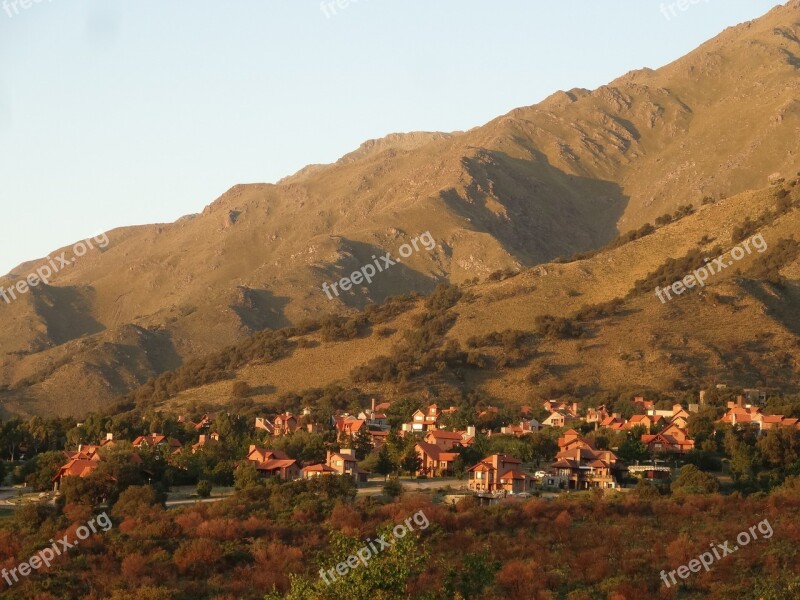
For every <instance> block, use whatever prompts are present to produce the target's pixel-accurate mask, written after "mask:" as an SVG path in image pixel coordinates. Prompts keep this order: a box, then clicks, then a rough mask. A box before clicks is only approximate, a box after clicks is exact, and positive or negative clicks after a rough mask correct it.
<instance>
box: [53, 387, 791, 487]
mask: <svg viewBox="0 0 800 600" xmlns="http://www.w3.org/2000/svg"><path fill="white" fill-rule="evenodd" d="M764 400H765V395H764V394H763V393H762V392H759V391H758V390H747V391H745V393H743V394H741V395H738V396H737V397H736V399H735V400H732V401H728V402H727V407H726V411H725V413H724V415H723V416H722V417H721V418H719V419H717V420H716V421H715V422H714V423H713V426H714V430H715V431H722V430H724V429H726V428H727V429H737V430H742V429H746V430H747V431H749V432H750V433H751V434H753V435H755V436H756V437H760V436H763V435H765V434H767V433H768V432H769V431H770V430H773V429H778V428H790V429H794V430H798V429H800V420H798V419H795V418H786V417H784V416H782V415H774V414H766V413H764V412H763V411H762V408H761V406H760V405H761V404H762V403H763V402H764ZM632 403H633V405H634V407H635V408H636V414H633V415H631V416H630V417H629V418H625V417H623V416H622V415H621V414H620V413H615V412H609V410H608V409H607V407H606V406H604V405H601V406H597V407H589V408H587V409H585V410H581V409H580V408H579V406H578V404H577V403H565V402H561V401H554V400H550V401H546V402H544V403H543V404H542V406H541V409H538V410H535V409H533V408H531V407H528V406H523V407H522V408H521V409H520V414H519V418H518V420H517V421H516V422H514V423H511V424H508V425H502V426H499V427H496V428H494V429H492V428H481V427H479V426H478V425H469V426H467V427H466V428H464V429H461V430H459V429H453V428H448V427H446V423H447V422H448V416H449V415H452V414H453V413H454V412H455V411H456V408H455V407H448V408H445V409H442V408H440V407H439V406H437V404H435V403H434V404H430V405H428V406H426V407H424V408H420V409H418V410H416V411H415V412H413V413H412V414H409V415H408V421H407V422H405V423H402V424H400V426H399V427H396V428H392V426H391V425H390V424H389V419H388V418H387V414H386V412H387V411H388V410H389V409H390V407H391V403H388V402H383V403H378V402H376V400H375V399H373V400H372V401H371V405H370V407H369V408H365V409H364V410H362V411H360V412H359V413H358V414H356V415H353V414H349V413H347V412H342V413H338V414H335V415H333V416H332V417H331V419H330V422H316V421H315V420H314V419H313V418H312V414H313V411H312V410H311V409H310V408H305V409H303V410H302V411H300V412H299V414H297V415H295V414H292V413H291V412H284V413H282V414H278V415H275V416H273V417H271V418H269V417H256V418H255V419H254V420H253V421H252V422H251V423H250V424H249V425H248V427H249V428H250V429H251V433H252V434H254V436H255V437H254V438H253V437H251V438H249V439H258V440H261V441H262V442H261V443H251V444H248V445H247V448H246V451H243V452H242V453H241V454H240V455H239V456H238V457H236V458H237V459H238V460H234V461H233V462H232V463H230V465H231V466H232V468H233V471H234V473H233V479H234V480H236V481H237V485H239V483H238V482H239V481H240V480H247V479H251V480H252V479H257V480H275V481H279V482H289V481H295V480H301V479H306V480H308V479H313V478H318V477H326V476H346V477H348V478H352V480H353V483H354V484H355V485H356V487H358V488H359V492H360V493H363V492H366V491H368V490H370V489H372V490H378V489H380V486H382V485H385V484H386V482H387V481H395V482H399V483H400V484H401V485H403V486H405V487H408V486H414V485H416V486H417V487H418V488H419V486H420V485H422V486H425V484H427V487H434V486H437V485H441V486H444V485H445V484H446V485H447V486H448V487H449V488H452V489H453V490H460V491H461V493H463V494H468V495H475V496H479V497H484V498H487V497H488V498H501V497H514V496H516V497H520V498H524V497H529V496H531V495H540V493H551V494H558V493H569V492H576V491H582V490H604V491H606V492H609V491H612V490H616V491H624V490H625V489H626V488H632V487H634V486H635V485H636V483H637V482H638V481H639V480H643V479H644V480H649V481H652V482H654V483H661V484H664V483H667V484H668V483H669V482H670V481H671V480H672V479H673V478H674V477H675V476H676V474H677V473H678V471H679V470H680V468H681V467H682V466H683V465H685V464H686V463H687V462H693V461H692V457H693V456H695V455H696V454H698V452H697V449H696V442H695V440H694V439H693V438H692V437H691V436H690V434H689V430H690V419H692V415H693V414H694V415H696V414H698V412H699V411H700V409H701V407H702V405H703V394H702V393H701V394H700V399H699V403H697V404H688V405H687V406H683V405H681V404H677V403H676V404H673V406H672V407H671V408H656V403H655V402H654V401H652V400H647V399H645V397H643V396H637V397H634V398H633V399H632ZM661 404H662V405H663V402H662V403H661ZM537 408H538V407H537ZM497 411H498V409H497V408H495V407H488V408H487V409H486V410H484V411H481V412H480V414H478V415H476V420H475V422H476V423H479V422H486V417H487V415H488V416H491V413H492V412H497ZM534 412H537V413H538V414H540V415H543V414H547V417H546V418H543V419H542V420H541V422H539V421H538V420H537V419H536V418H534V417H533V416H532V415H533V413H534ZM221 418H222V419H223V420H230V419H231V416H230V415H227V414H225V415H224V417H222V416H221V415H213V414H204V415H203V416H202V417H201V418H200V419H198V420H197V422H194V421H191V420H189V419H187V418H186V417H183V416H181V417H178V418H177V421H178V423H180V424H181V425H182V426H184V427H185V428H186V430H188V431H190V432H194V433H195V437H194V440H193V443H186V444H184V443H182V442H181V441H179V440H178V439H177V438H176V437H170V436H168V435H165V434H162V433H159V432H154V433H150V434H148V435H140V436H137V437H136V438H135V439H132V440H123V439H120V438H118V437H115V436H114V435H113V434H112V433H107V434H106V436H105V438H104V439H102V440H97V441H96V443H92V444H79V445H78V447H77V448H75V449H74V450H68V451H65V452H64V464H63V465H61V466H60V468H58V470H57V472H56V473H55V475H54V476H53V477H52V486H53V487H52V489H53V490H54V491H55V492H59V490H60V489H61V488H62V485H63V484H64V483H65V482H66V481H68V480H69V479H70V478H88V477H90V476H91V475H92V474H93V473H94V472H95V471H96V470H97V469H98V468H99V467H100V466H101V465H102V464H103V461H104V454H105V453H106V452H104V450H106V451H107V450H109V449H110V448H113V447H114V446H115V445H120V444H127V443H130V445H131V446H132V449H133V450H132V452H131V453H130V454H129V460H130V462H131V463H132V464H133V465H134V466H135V467H136V468H138V469H143V470H144V471H145V473H144V476H145V477H146V478H147V480H148V481H152V480H153V478H154V477H156V475H155V474H154V473H152V472H150V471H148V469H147V466H146V463H147V462H148V460H145V459H144V458H143V457H145V456H149V457H150V461H149V462H152V455H153V453H156V455H157V457H158V459H160V460H162V461H163V462H165V463H166V464H170V465H172V466H173V467H175V468H177V469H178V470H181V469H183V470H187V467H186V464H187V460H193V459H194V460H197V459H199V457H203V456H205V455H208V459H209V460H211V461H212V462H213V456H214V455H213V451H214V450H215V449H216V448H218V447H220V446H222V445H224V442H225V439H224V434H222V433H220V431H218V430H217V428H216V426H217V424H218V421H219V420H220V419H221ZM334 436H335V443H332V444H325V445H324V446H321V445H319V444H315V451H314V452H308V451H306V450H304V449H303V448H302V446H298V445H297V444H294V445H293V444H292V441H294V440H306V441H307V440H309V439H315V440H316V441H317V442H318V441H319V440H320V439H322V438H323V437H326V439H333V438H334ZM526 444H527V445H526ZM532 447H535V450H534V451H531V450H530V449H531V448H532ZM292 448H295V451H294V452H293V451H292ZM297 448H300V449H299V450H298V449H297ZM322 448H324V460H313V459H309V458H308V457H309V455H310V454H313V455H316V456H317V457H319V458H322V451H323V450H322ZM490 449H494V450H495V451H491V450H490ZM484 452H485V453H484ZM401 476H403V477H401ZM198 478H199V479H203V478H202V477H198ZM197 486H198V492H197V494H198V495H199V496H200V497H207V496H208V495H210V489H208V490H207V492H206V493H204V488H210V484H208V482H205V481H198V482H197ZM398 493H401V492H398Z"/></svg>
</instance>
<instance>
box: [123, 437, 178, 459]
mask: <svg viewBox="0 0 800 600" xmlns="http://www.w3.org/2000/svg"><path fill="white" fill-rule="evenodd" d="M133 447H134V448H166V449H167V450H168V451H169V453H170V454H177V453H178V452H180V451H181V449H182V448H183V444H181V443H180V442H179V441H178V440H176V439H175V438H168V437H167V436H165V435H161V434H160V433H151V434H149V435H140V436H139V437H137V438H136V439H135V440H133Z"/></svg>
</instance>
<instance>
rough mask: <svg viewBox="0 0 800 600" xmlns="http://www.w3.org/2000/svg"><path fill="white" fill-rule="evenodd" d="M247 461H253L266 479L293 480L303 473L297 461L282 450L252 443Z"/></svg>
mask: <svg viewBox="0 0 800 600" xmlns="http://www.w3.org/2000/svg"><path fill="white" fill-rule="evenodd" d="M245 461H247V462H251V463H253V464H254V465H255V467H256V471H258V472H259V474H260V475H261V476H262V477H264V478H266V479H269V478H273V477H276V478H278V479H283V480H284V481H293V480H295V479H299V478H300V475H301V472H300V465H299V464H298V463H297V461H296V460H294V459H291V458H289V457H288V456H287V455H286V453H285V452H283V451H282V450H267V449H266V448H259V447H258V446H255V445H251V446H250V449H249V450H248V452H247V456H245Z"/></svg>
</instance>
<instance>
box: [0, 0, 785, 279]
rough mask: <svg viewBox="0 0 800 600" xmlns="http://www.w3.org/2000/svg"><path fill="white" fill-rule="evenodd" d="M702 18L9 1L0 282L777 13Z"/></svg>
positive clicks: (578, 10)
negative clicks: (90, 242) (123, 234)
mask: <svg viewBox="0 0 800 600" xmlns="http://www.w3.org/2000/svg"><path fill="white" fill-rule="evenodd" d="M23 2H24V7H23ZM686 2H687V3H686V4H685V5H683V4H682V6H684V8H685V10H680V9H679V8H678V7H677V5H675V6H674V8H673V10H672V11H670V9H669V5H670V4H674V3H673V2H663V3H662V2H661V1H660V0H549V1H546V0H358V1H356V0H338V3H337V1H336V0H334V1H333V2H331V1H330V0H326V2H324V3H320V2H319V0H234V1H230V0H229V1H228V2H225V3H223V2H219V1H217V2H211V1H208V0H169V1H165V0H126V1H122V0H0V223H2V225H3V226H2V230H0V232H1V233H0V239H1V240H2V241H0V273H7V272H9V271H10V270H11V269H12V268H13V267H15V266H17V265H19V264H20V263H22V262H24V261H26V260H31V259H35V258H38V257H42V256H45V255H47V254H48V253H49V252H51V251H52V250H54V249H56V248H59V247H62V246H66V245H70V244H73V243H75V242H76V241H78V240H81V239H84V238H87V237H89V236H93V235H96V234H98V233H100V232H104V231H108V230H110V229H113V228H115V227H120V226H127V225H137V224H144V223H156V222H171V221H174V220H175V219H177V218H179V217H180V216H182V215H185V214H189V213H196V212H200V211H201V210H202V209H203V207H204V206H206V205H208V204H210V203H211V202H213V201H214V200H215V199H216V198H217V197H219V196H220V195H221V194H223V193H224V192H225V191H226V190H227V189H229V188H230V187H232V186H233V185H236V184H237V183H254V182H275V181H277V180H278V179H280V178H282V177H284V176H286V175H289V174H291V173H293V172H295V171H297V170H299V169H300V168H302V167H303V166H304V165H307V164H311V163H329V162H333V161H335V160H336V159H337V158H339V157H340V156H342V155H343V154H346V153H347V152H349V151H351V150H353V149H355V148H357V147H358V146H359V145H360V144H361V143H362V142H363V141H365V140H368V139H373V138H378V137H382V136H384V135H386V134H389V133H392V132H405V131H458V130H466V129H469V128H471V127H475V126H478V125H482V124H484V123H486V122H487V121H489V120H491V119H493V118H494V117H497V116H499V115H501V114H505V113H507V112H508V111H510V110H512V109H513V108H516V107H519V106H528V105H531V104H535V103H536V102H539V101H541V100H543V99H544V98H546V97H547V96H549V95H550V94H551V93H553V92H554V91H556V90H559V89H570V88H574V87H584V88H589V89H594V88H596V87H598V86H600V85H603V84H605V83H608V82H609V81H611V80H612V79H615V78H616V77H618V76H620V75H623V74H624V73H626V72H628V71H630V70H632V69H638V68H642V67H651V68H657V67H659V66H662V65H664V64H667V63H669V62H671V61H673V60H675V59H677V58H679V57H681V56H682V55H684V54H686V53H687V52H689V51H690V50H692V49H693V48H695V47H697V46H698V45H699V44H701V43H702V42H704V41H705V40H707V39H709V38H711V37H713V36H715V35H716V34H718V33H719V32H721V31H722V30H723V29H725V28H726V27H729V26H731V25H735V24H737V23H740V22H742V21H746V20H749V19H753V18H756V17H758V16H760V15H762V14H763V13H765V12H767V11H768V10H769V9H770V8H772V7H773V6H776V5H778V4H779V3H777V2H775V1H774V0H686Z"/></svg>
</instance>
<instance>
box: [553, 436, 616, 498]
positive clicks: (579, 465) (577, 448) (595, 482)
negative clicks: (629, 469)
mask: <svg viewBox="0 0 800 600" xmlns="http://www.w3.org/2000/svg"><path fill="white" fill-rule="evenodd" d="M558 449H559V451H558V454H556V462H554V463H553V464H551V465H550V474H549V475H548V476H547V477H546V478H545V485H548V486H551V487H559V488H562V489H570V490H587V489H591V488H600V489H610V488H616V487H618V485H619V482H620V481H621V479H622V476H623V475H624V473H625V471H626V467H625V465H624V464H623V463H622V462H621V461H620V460H619V459H618V458H617V456H616V455H615V454H614V453H613V452H611V451H610V450H595V448H594V447H593V446H592V444H590V443H589V442H588V441H587V440H585V439H583V438H582V437H581V436H580V434H579V433H578V432H577V431H575V430H574V429H570V430H569V431H566V432H564V435H563V436H561V437H560V438H558Z"/></svg>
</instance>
